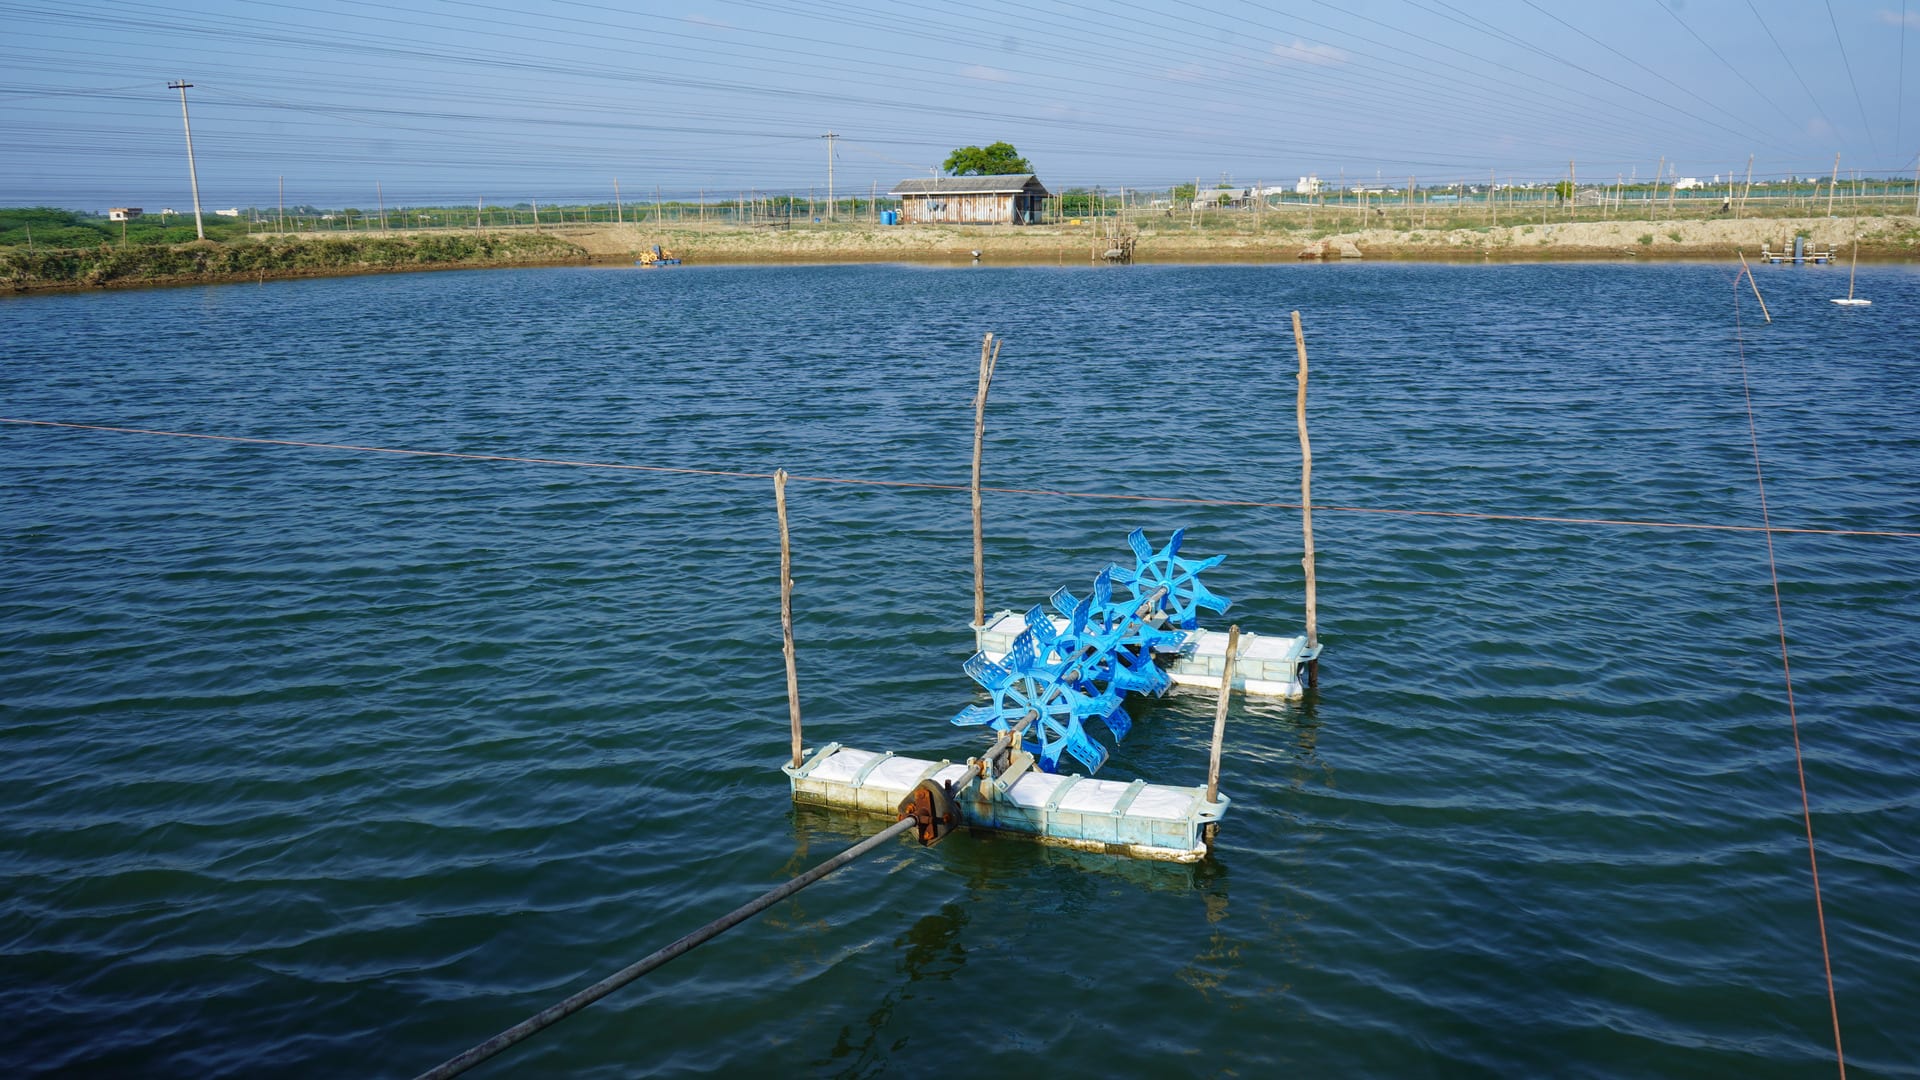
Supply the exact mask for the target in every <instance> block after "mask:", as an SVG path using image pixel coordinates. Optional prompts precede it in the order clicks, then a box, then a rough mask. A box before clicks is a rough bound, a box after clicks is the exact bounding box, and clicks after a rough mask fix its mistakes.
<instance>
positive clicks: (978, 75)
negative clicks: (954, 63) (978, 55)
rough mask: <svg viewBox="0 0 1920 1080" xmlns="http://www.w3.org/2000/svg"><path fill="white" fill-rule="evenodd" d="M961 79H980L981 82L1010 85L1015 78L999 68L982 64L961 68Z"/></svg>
mask: <svg viewBox="0 0 1920 1080" xmlns="http://www.w3.org/2000/svg"><path fill="white" fill-rule="evenodd" d="M960 77H961V78H963V79H978V80H979V81H981V82H998V83H1010V82H1012V81H1013V76H1011V75H1009V74H1007V73H1006V72H1004V71H1001V70H1000V69H999V68H990V67H986V66H984V65H981V64H974V65H972V66H971V67H963V68H961V69H960Z"/></svg>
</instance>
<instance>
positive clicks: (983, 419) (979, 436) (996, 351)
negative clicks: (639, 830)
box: [973, 334, 1000, 629]
mask: <svg viewBox="0 0 1920 1080" xmlns="http://www.w3.org/2000/svg"><path fill="white" fill-rule="evenodd" d="M999 362H1000V341H999V340H998V339H996V338H995V337H994V336H993V335H992V334H988V335H987V336H986V337H983V338H981V339H980V389H979V390H978V391H977V392H975V394H974V395H973V625H974V628H975V629H979V628H982V627H984V626H986V625H987V556H986V547H985V541H984V535H983V533H984V531H983V529H982V528H981V523H980V449H981V444H982V443H983V442H984V441H985V439H986V434H987V388H988V387H990V386H992V385H993V367H994V365H995V364H997V363H999Z"/></svg>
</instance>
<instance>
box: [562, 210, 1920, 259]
mask: <svg viewBox="0 0 1920 1080" xmlns="http://www.w3.org/2000/svg"><path fill="white" fill-rule="evenodd" d="M1856 230H1857V231H1858V234H1859V236H1860V254H1861V257H1862V258H1865V259H1880V260H1920V218H1914V217H1885V218H1861V219H1853V218H1845V219H1841V218H1769V219H1759V220H1709V221H1660V222H1647V221H1601V222H1565V223H1559V224H1554V223H1547V224H1531V225H1510V226H1500V227H1496V228H1457V229H1411V230H1409V229H1386V228H1371V229H1358V230H1338V229H1326V228H1322V229H1318V230H1313V229H1308V228H1304V227H1301V226H1299V225H1297V224H1296V225H1294V226H1292V227H1288V226H1285V225H1281V226H1273V227H1268V228H1264V229H1262V230H1260V231H1258V232H1255V231H1254V230H1252V229H1251V228H1242V229H1240V230H1237V231H1224V230H1217V229H1207V230H1190V229H1180V228H1177V227H1159V228H1152V227H1149V228H1143V229H1142V230H1141V231H1140V234H1139V244H1138V247H1137V248H1136V249H1135V258H1136V259H1137V260H1139V261H1142V262H1282V261H1292V260H1294V259H1297V258H1318V257H1326V258H1339V257H1340V252H1341V249H1342V247H1343V246H1345V247H1346V248H1347V249H1348V250H1349V251H1353V252H1357V253H1358V254H1359V256H1360V257H1362V258H1370V259H1471V260H1483V259H1494V260H1500V261H1512V260H1552V259H1620V258H1643V259H1644V258H1653V259H1669V258H1671V259H1731V258H1733V257H1734V256H1735V254H1736V253H1738V252H1745V253H1746V254H1747V255H1748V256H1749V257H1752V256H1753V255H1755V254H1757V253H1758V252H1759V251H1760V249H1761V247H1762V245H1763V244H1765V245H1770V246H1771V247H1773V248H1774V249H1775V250H1779V249H1780V248H1781V247H1782V246H1783V245H1786V246H1790V245H1791V244H1792V242H1793V237H1794V236H1795V235H1801V236H1805V237H1807V238H1808V241H1809V243H1810V245H1811V246H1812V247H1814V248H1818V249H1827V248H1831V249H1833V250H1835V251H1839V252H1842V253H1843V254H1844V253H1846V252H1849V251H1850V250H1851V244H1852V242H1853V239H1854V236H1855V233H1856ZM550 231H552V232H553V233H554V235H556V236H559V237H564V238H565V239H566V240H567V241H569V242H571V243H573V244H576V245H578V246H580V247H581V248H582V249H583V250H585V251H586V252H588V254H589V256H590V258H591V260H592V261H619V260H625V259H628V258H631V257H632V256H633V255H634V254H635V253H637V252H639V251H640V250H641V249H642V248H643V247H647V246H651V245H653V244H660V245H661V246H663V247H665V248H667V249H669V250H671V251H673V252H675V253H676V254H679V255H681V256H683V257H685V258H686V260H687V261H688V262H690V263H738V262H785V261H817V262H838V261H847V262H855V261H862V262H871V261H890V260H911V261H952V260H963V261H967V260H971V259H972V258H973V253H974V252H976V251H978V252H980V256H981V258H982V260H983V261H997V262H1021V263H1035V262H1046V263H1060V264H1068V263H1081V262H1088V261H1091V260H1092V259H1093V257H1094V256H1095V254H1096V253H1097V252H1098V251H1104V250H1106V248H1107V247H1108V246H1109V245H1108V244H1107V243H1105V242H1104V241H1101V240H1098V239H1097V238H1096V236H1095V233H1094V230H1093V228H1092V227H1091V226H1089V225H1081V226H1073V225H1038V226H1026V227H1022V228H1012V227H1006V226H1001V227H964V226H958V227H935V226H879V225H867V224H845V223H843V224H839V225H831V226H829V225H813V224H806V225H794V226H791V227H788V228H777V229H765V228H763V229H740V228H722V227H715V226H708V227H701V226H698V225H676V224H673V223H667V224H665V225H662V226H657V227H656V226H649V225H645V224H642V225H633V224H627V225H570V226H563V227H560V228H557V229H552V230H550Z"/></svg>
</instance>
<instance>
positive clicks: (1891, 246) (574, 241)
mask: <svg viewBox="0 0 1920 1080" xmlns="http://www.w3.org/2000/svg"><path fill="white" fill-rule="evenodd" d="M1151 224H1153V225H1154V226H1155V227H1154V228H1151V229H1144V228H1143V229H1142V230H1141V231H1140V232H1139V234H1138V242H1137V246H1136V247H1135V250H1134V257H1133V261H1134V262H1135V263H1139V264H1143V265H1182V264H1194V265H1236V264H1238V265H1270V264H1276V263H1293V262H1327V263H1335V262H1355V261H1359V262H1369V261H1371V262H1399V263H1410V262H1428V263H1452V264H1459V265H1526V264H1542V263H1554V262H1639V263H1649V262H1714V263H1730V262H1736V261H1737V260H1738V258H1739V256H1740V254H1741V253H1743V252H1744V253H1745V254H1746V256H1747V257H1748V259H1749V261H1754V262H1757V258H1756V256H1757V255H1758V253H1759V251H1760V249H1761V246H1762V244H1763V243H1766V244H1769V245H1776V244H1777V245H1780V246H1790V245H1791V243H1792V239H1793V237H1795V236H1805V237H1807V238H1808V244H1807V246H1808V249H1809V250H1830V251H1832V252H1833V262H1834V263H1836V264H1837V263H1842V262H1845V261H1847V260H1848V259H1849V258H1850V257H1851V255H1852V250H1853V244H1854V238H1855V237H1856V236H1857V237H1858V238H1859V257H1860V260H1861V261H1862V262H1867V263H1869V264H1900V263H1915V262H1920V217H1912V216H1905V215H1901V216H1891V217H1880V218H1860V219H1852V218H1845V219H1842V218H1763V219H1742V220H1706V221H1701V220H1690V221H1669V222H1653V223H1649V222H1644V221H1639V222H1635V221H1611V222H1549V223H1545V224H1528V225H1505V226H1483V227H1472V228H1455V229H1447V230H1441V229H1418V228H1416V229H1411V230H1409V229H1386V228H1380V227H1375V228H1371V229H1361V230H1349V231H1345V232H1337V231H1332V230H1326V229H1322V230H1308V229H1304V228H1287V227H1285V226H1284V225H1276V226H1274V227H1272V228H1270V229H1267V230H1265V231H1259V232H1250V231H1245V230H1242V231H1238V232H1227V231H1221V230H1217V229H1195V230H1187V229H1179V228H1172V229H1166V228H1163V226H1164V223H1151ZM1241 224H1245V223H1244V222H1243V223H1241ZM450 240H464V241H468V242H470V243H472V244H473V245H475V246H476V248H477V250H475V251H473V252H472V254H471V255H451V256H450V255H448V254H446V253H436V251H435V249H438V248H444V247H445V246H446V245H447V244H448V242H449V241H450ZM654 244H659V245H661V246H662V247H663V248H666V249H668V250H670V251H673V252H674V253H676V254H678V255H680V256H682V257H683V258H684V259H685V260H686V264H687V265H694V266H698V265H710V266H743V265H775V266H781V265H785V266H792V265H805V264H820V265H857V264H874V263H905V264H917V265H930V266H968V265H973V264H974V263H975V262H976V261H977V262H979V263H980V264H983V265H1011V266H1041V265H1054V266H1086V265H1101V264H1102V263H1101V260H1100V259H1098V258H1097V257H1095V256H1096V252H1095V250H1094V249H1095V248H1096V246H1102V247H1103V246H1104V242H1103V241H1101V240H1099V239H1098V237H1096V235H1095V232H1094V229H1093V227H1092V226H1091V225H1082V226H1073V225H1037V226H1023V227H1017V228H1016V227H1013V226H869V225H866V224H864V223H841V224H830V225H819V224H811V223H798V224H795V225H793V226H791V227H788V228H781V229H765V228H763V229H741V228H734V227H724V228H723V227H702V226H698V225H675V224H672V223H669V224H666V225H663V226H657V227H656V226H649V225H645V224H632V223H626V224H590V225H589V224H573V225H552V226H546V227H544V228H537V229H536V228H534V227H531V226H528V227H523V228H521V229H517V230H490V231H488V232H485V233H473V232H468V233H458V232H454V231H452V230H444V229H443V230H419V231H404V230H394V231H392V232H389V233H385V234H380V233H374V234H354V235H351V236H341V235H339V234H326V233H296V234H287V235H279V236H272V237H261V238H256V239H252V240H247V241H243V242H240V243H235V244H230V245H217V244H199V243H195V244H187V245H180V246H178V247H175V248H154V249H152V250H151V251H149V252H145V253H141V252H140V251H139V249H134V251H133V252H132V253H129V251H128V249H101V250H85V249H83V250H78V251H72V252H62V253H53V254H57V255H60V256H62V257H71V258H72V259H73V260H77V261H84V260H86V259H89V258H91V259H94V260H97V261H98V262H100V263H103V264H117V263H119V262H128V263H131V264H134V265H128V266H126V267H120V266H117V265H108V266H105V267H104V268H100V269H86V270H84V271H73V276H70V277H67V278H65V279H50V278H44V277H42V278H36V277H35V276H34V275H32V274H31V273H30V272H23V270H22V269H21V265H20V260H19V258H18V256H19V255H20V254H22V253H19V252H17V251H15V252H11V253H8V252H0V266H7V267H8V268H9V269H10V270H11V273H10V274H9V275H8V276H7V277H5V278H4V280H3V282H0V291H4V292H9V293H12V294H14V295H20V294H25V293H40V292H78V291H84V290H91V289H103V288H105V289H119V288H168V287H178V286H186V285H208V284H242V283H255V284H264V283H265V282H267V281H269V280H291V279H302V278H316V277H358V276H361V275H364V274H388V273H415V272H422V271H433V270H492V269H506V268H513V267H557V266H601V267H609V266H616V265H631V263H632V261H633V259H634V258H635V256H636V255H637V254H638V253H639V252H640V251H642V250H644V249H646V248H649V247H651V246H652V245H654ZM355 245H358V246H359V248H360V249H365V250H357V251H355V252H350V253H349V254H348V255H346V256H339V255H336V256H335V258H336V259H337V261H336V262H333V263H330V264H328V265H311V264H304V265H293V264H291V263H292V262H293V261H294V259H295V258H297V256H298V255H299V254H300V253H301V252H306V251H314V250H321V249H332V250H335V251H336V252H338V251H345V250H348V249H353V248H354V247H355ZM376 247H377V250H374V249H375V248H376ZM975 252H978V253H979V256H978V258H977V260H976V257H975V254H974V253H975ZM289 253H291V257H289ZM256 254H264V255H274V256H279V257H278V258H275V259H264V258H263V259H260V260H256V261H257V262H258V263H259V264H258V265H249V266H247V267H246V268H244V269H232V270H227V269H214V268H212V267H211V266H208V267H207V268H205V269H201V270H191V271H186V272H179V271H174V270H166V271H162V272H154V271H153V269H152V268H151V265H140V262H141V259H142V258H143V257H145V258H147V259H148V260H149V263H150V264H153V265H165V266H178V265H179V264H180V263H181V262H182V260H183V259H185V260H186V261H190V262H194V263H196V264H199V265H202V266H205V265H206V264H207V263H208V262H209V261H210V259H211V258H212V257H213V256H215V255H218V256H221V257H222V258H224V259H225V261H228V262H233V261H237V260H239V259H240V258H241V257H243V256H248V255H256ZM42 258H43V259H44V258H46V256H42ZM67 269H69V270H71V269H72V268H71V267H68V268H67Z"/></svg>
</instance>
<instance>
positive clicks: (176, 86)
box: [167, 80, 207, 240]
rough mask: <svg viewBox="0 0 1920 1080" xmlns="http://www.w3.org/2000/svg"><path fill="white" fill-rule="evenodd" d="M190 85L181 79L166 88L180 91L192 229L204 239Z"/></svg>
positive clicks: (181, 122)
mask: <svg viewBox="0 0 1920 1080" xmlns="http://www.w3.org/2000/svg"><path fill="white" fill-rule="evenodd" d="M192 85H193V84H192V83H190V82H186V81H185V80H181V81H177V82H170V83H168V84H167V89H169V90H178V91H180V126H182V127H184V128H186V129H187V179H188V180H190V181H192V182H193V231H194V232H195V233H196V234H197V235H198V236H199V237H200V239H202V240H205V239H206V238H207V227H206V226H205V225H203V224H201V223H200V173H199V172H198V171H196V170H195V169H194V167H193V121H191V120H189V119H187V89H188V88H189V87H191V86H192Z"/></svg>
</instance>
